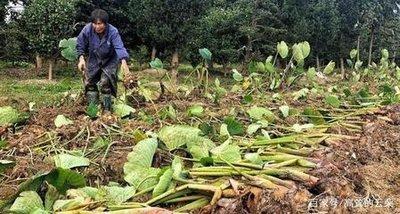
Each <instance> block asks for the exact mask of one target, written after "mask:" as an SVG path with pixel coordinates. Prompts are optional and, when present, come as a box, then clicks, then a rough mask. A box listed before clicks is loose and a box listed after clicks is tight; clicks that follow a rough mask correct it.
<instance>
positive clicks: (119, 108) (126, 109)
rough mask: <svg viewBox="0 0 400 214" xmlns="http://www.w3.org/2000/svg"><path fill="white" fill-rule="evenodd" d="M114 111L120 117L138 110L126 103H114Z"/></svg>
mask: <svg viewBox="0 0 400 214" xmlns="http://www.w3.org/2000/svg"><path fill="white" fill-rule="evenodd" d="M114 112H115V114H116V115H118V117H121V118H123V117H126V116H129V115H130V114H131V113H135V112H136V110H135V109H134V108H132V107H130V106H128V105H126V104H123V103H120V104H116V105H114Z"/></svg>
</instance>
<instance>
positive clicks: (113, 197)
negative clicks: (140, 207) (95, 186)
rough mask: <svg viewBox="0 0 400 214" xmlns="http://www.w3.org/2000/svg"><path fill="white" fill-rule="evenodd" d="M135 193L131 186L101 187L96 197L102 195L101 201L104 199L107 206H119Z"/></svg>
mask: <svg viewBox="0 0 400 214" xmlns="http://www.w3.org/2000/svg"><path fill="white" fill-rule="evenodd" d="M135 193H136V189H135V187H131V186H126V187H120V186H103V187H101V188H100V189H99V191H98V193H97V195H99V194H100V195H102V196H103V197H102V199H104V200H105V201H106V202H107V204H108V205H120V204H122V203H124V202H126V201H127V200H129V199H130V198H132V197H133V196H134V195H135ZM97 197H98V196H97Z"/></svg>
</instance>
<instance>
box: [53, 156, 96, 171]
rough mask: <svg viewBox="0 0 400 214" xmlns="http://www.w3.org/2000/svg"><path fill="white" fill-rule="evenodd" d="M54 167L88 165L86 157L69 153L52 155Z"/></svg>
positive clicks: (65, 167)
mask: <svg viewBox="0 0 400 214" xmlns="http://www.w3.org/2000/svg"><path fill="white" fill-rule="evenodd" d="M53 159H54V163H55V165H56V167H60V168H63V169H71V168H74V167H81V166H89V164H90V161H89V159H88V158H85V157H79V156H74V155H70V154H59V155H55V156H54V157H53Z"/></svg>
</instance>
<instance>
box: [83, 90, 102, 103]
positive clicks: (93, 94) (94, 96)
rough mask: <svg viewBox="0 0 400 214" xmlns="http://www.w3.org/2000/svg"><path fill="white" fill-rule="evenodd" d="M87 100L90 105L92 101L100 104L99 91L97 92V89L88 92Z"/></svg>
mask: <svg viewBox="0 0 400 214" xmlns="http://www.w3.org/2000/svg"><path fill="white" fill-rule="evenodd" d="M86 100H87V104H88V105H90V104H91V103H94V104H95V105H98V104H99V92H97V91H88V92H86Z"/></svg>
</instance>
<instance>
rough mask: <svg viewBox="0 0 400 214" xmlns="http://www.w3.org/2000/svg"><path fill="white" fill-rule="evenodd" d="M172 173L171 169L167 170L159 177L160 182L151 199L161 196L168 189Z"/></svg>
mask: <svg viewBox="0 0 400 214" xmlns="http://www.w3.org/2000/svg"><path fill="white" fill-rule="evenodd" d="M172 175H173V171H172V169H167V171H165V172H164V174H163V175H162V176H161V177H160V181H159V182H158V184H157V185H156V187H155V188H154V189H153V198H154V197H157V196H159V195H161V194H163V193H164V192H165V191H166V190H167V189H168V187H169V185H170V183H171V180H172Z"/></svg>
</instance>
